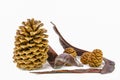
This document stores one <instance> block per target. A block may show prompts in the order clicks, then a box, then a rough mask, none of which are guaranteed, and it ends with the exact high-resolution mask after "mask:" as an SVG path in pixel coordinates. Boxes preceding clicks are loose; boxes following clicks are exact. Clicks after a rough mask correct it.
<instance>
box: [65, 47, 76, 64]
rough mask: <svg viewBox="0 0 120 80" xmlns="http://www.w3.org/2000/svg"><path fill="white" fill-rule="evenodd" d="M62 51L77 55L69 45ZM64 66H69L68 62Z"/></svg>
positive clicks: (73, 55)
mask: <svg viewBox="0 0 120 80" xmlns="http://www.w3.org/2000/svg"><path fill="white" fill-rule="evenodd" d="M64 53H67V54H70V55H71V56H72V57H76V56H77V53H76V51H75V50H74V49H73V48H71V47H68V48H66V49H65V51H64ZM66 66H71V65H70V64H66Z"/></svg>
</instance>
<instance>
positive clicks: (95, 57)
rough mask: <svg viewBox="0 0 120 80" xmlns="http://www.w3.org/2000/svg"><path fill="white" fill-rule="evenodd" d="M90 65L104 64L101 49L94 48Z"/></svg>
mask: <svg viewBox="0 0 120 80" xmlns="http://www.w3.org/2000/svg"><path fill="white" fill-rule="evenodd" d="M88 60H89V62H88V64H89V66H90V67H99V66H100V65H101V64H102V60H103V54H102V51H101V50H100V49H95V50H93V52H92V54H91V55H90V57H89V58H88Z"/></svg>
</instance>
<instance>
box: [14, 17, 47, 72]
mask: <svg viewBox="0 0 120 80" xmlns="http://www.w3.org/2000/svg"><path fill="white" fill-rule="evenodd" d="M22 24H23V25H22V26H20V27H19V29H18V30H17V32H16V36H15V43H14V44H15V48H14V56H13V59H14V62H15V63H17V67H19V68H21V69H25V70H33V69H38V68H40V67H42V65H43V64H44V63H45V62H46V60H47V58H48V55H47V52H48V48H49V47H48V40H47V38H48V35H47V34H46V32H47V30H46V29H44V28H42V27H43V23H41V21H37V20H34V19H28V20H27V21H26V22H23V23H22Z"/></svg>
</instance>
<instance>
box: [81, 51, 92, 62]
mask: <svg viewBox="0 0 120 80" xmlns="http://www.w3.org/2000/svg"><path fill="white" fill-rule="evenodd" d="M91 54H92V53H91V52H84V53H83V54H82V55H81V58H80V61H81V62H82V63H83V64H88V62H89V57H90V56H91Z"/></svg>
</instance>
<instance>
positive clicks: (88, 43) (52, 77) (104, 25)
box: [0, 0, 120, 80]
mask: <svg viewBox="0 0 120 80" xmlns="http://www.w3.org/2000/svg"><path fill="white" fill-rule="evenodd" d="M27 18H35V19H37V20H41V21H42V22H43V23H44V24H45V28H46V29H48V34H49V44H50V45H51V46H52V47H53V48H54V49H55V51H56V52H57V53H59V54H60V53H62V52H63V49H62V47H61V46H60V44H59V41H58V37H57V35H56V34H55V32H54V31H53V29H52V25H51V24H50V21H52V22H54V23H55V24H56V25H57V27H58V29H59V30H60V32H61V33H62V35H63V36H64V37H65V39H66V40H67V41H68V42H70V43H71V44H73V45H74V46H76V47H79V48H82V49H86V50H89V51H92V50H93V49H95V48H99V49H101V50H102V51H103V52H104V57H106V58H108V59H111V60H113V61H115V63H116V68H115V71H114V72H113V73H111V74H106V75H101V74H45V75H35V74H30V73H29V71H22V70H20V69H18V68H16V65H15V64H14V63H13V59H12V57H13V48H14V36H15V33H16V30H17V29H18V26H20V25H21V22H22V21H26V19H27ZM0 28H1V29H0V54H1V55H0V64H1V65H0V80H92V79H94V80H117V79H119V78H120V77H119V73H120V49H119V48H120V1H119V0H0Z"/></svg>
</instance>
